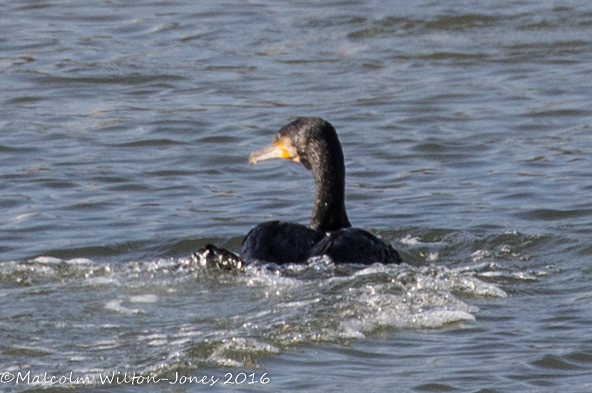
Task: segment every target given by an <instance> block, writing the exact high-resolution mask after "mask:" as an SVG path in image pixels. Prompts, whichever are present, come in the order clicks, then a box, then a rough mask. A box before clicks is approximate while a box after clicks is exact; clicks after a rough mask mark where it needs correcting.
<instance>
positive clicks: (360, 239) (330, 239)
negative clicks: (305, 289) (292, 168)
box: [241, 117, 402, 264]
mask: <svg viewBox="0 0 592 393" xmlns="http://www.w3.org/2000/svg"><path fill="white" fill-rule="evenodd" d="M275 158H283V159H288V160H291V161H294V162H299V163H300V164H302V165H304V167H305V168H306V169H308V170H310V171H312V175H313V177H314V179H315V187H316V194H315V202H314V207H313V211H312V216H311V219H310V225H309V226H308V227H306V226H304V225H301V224H295V223H290V222H283V221H269V222H264V223H262V224H259V225H257V226H256V227H255V228H253V229H252V230H251V231H250V232H249V233H248V234H247V236H246V237H245V238H244V240H243V244H242V252H241V258H242V259H243V260H244V261H246V262H252V261H254V260H258V261H265V262H275V263H277V264H284V263H290V262H294V263H299V262H305V261H307V260H308V259H309V258H312V257H315V256H322V255H327V256H329V257H330V258H331V259H332V260H333V261H334V262H335V263H362V264H371V263H374V262H382V263H400V262H401V261H402V260H401V257H400V255H399V253H398V252H397V251H396V250H395V249H394V248H393V247H391V246H390V245H389V244H387V243H385V242H383V241H382V240H380V239H378V238H377V237H376V236H374V235H372V234H371V233H369V232H367V231H364V230H362V229H359V228H351V223H350V221H349V218H348V217H347V212H346V210H345V163H344V159H343V151H342V149H341V144H340V143H339V138H338V137H337V132H336V131H335V128H333V126H332V125H331V124H330V123H329V122H327V121H325V120H323V119H321V118H318V117H300V118H298V119H296V120H294V121H293V122H291V123H290V124H287V125H286V126H284V127H282V128H281V129H280V130H279V132H278V134H277V135H276V137H275V139H274V141H273V143H272V144H271V145H269V146H268V147H265V148H263V149H260V150H257V151H254V152H253V153H251V155H250V156H249V163H250V164H251V165H254V164H256V163H258V162H260V161H265V160H271V159H275Z"/></svg>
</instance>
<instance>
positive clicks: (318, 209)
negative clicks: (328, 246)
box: [309, 141, 351, 232]
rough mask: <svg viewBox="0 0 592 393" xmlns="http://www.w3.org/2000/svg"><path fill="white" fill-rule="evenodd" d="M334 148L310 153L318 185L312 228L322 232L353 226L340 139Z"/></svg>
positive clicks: (326, 147)
mask: <svg viewBox="0 0 592 393" xmlns="http://www.w3.org/2000/svg"><path fill="white" fill-rule="evenodd" d="M330 147H331V149H329V148H328V146H323V148H317V149H314V152H311V153H312V154H310V155H309V158H310V162H311V170H312V174H313V177H314V179H315V187H316V192H315V202H314V207H313V210H312V217H311V219H310V227H311V228H312V229H315V230H317V231H321V232H333V231H336V230H338V229H341V228H347V227H351V223H350V222H349V219H348V217H347V212H346V210H345V164H344V161H343V152H342V150H341V146H340V144H339V142H338V141H337V143H332V144H331V146H330ZM319 152H322V153H320V154H319Z"/></svg>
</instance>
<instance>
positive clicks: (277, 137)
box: [273, 135, 280, 143]
mask: <svg viewBox="0 0 592 393" xmlns="http://www.w3.org/2000/svg"><path fill="white" fill-rule="evenodd" d="M273 141H274V142H275V143H280V136H279V135H276V136H275V139H274V140H273Z"/></svg>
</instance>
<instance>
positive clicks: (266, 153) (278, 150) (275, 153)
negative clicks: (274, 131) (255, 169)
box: [249, 140, 294, 165]
mask: <svg viewBox="0 0 592 393" xmlns="http://www.w3.org/2000/svg"><path fill="white" fill-rule="evenodd" d="M275 158H285V159H293V158H294V155H292V154H290V152H289V151H288V150H287V149H286V148H285V146H284V144H283V143H282V141H281V140H279V141H277V142H274V143H272V144H271V145H269V146H266V147H264V148H263V149H259V150H255V151H254V152H252V153H251V155H250V156H249V164H250V165H255V164H256V163H258V162H260V161H265V160H273V159H275Z"/></svg>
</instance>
